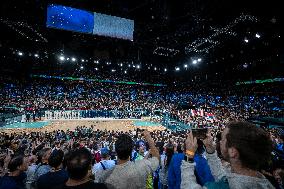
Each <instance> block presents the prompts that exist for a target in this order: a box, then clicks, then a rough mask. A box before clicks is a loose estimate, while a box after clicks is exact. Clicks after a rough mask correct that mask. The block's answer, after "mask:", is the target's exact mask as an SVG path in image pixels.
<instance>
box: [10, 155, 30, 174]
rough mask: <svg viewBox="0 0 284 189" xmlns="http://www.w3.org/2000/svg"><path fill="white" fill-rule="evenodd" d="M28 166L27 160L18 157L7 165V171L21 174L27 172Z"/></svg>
mask: <svg viewBox="0 0 284 189" xmlns="http://www.w3.org/2000/svg"><path fill="white" fill-rule="evenodd" d="M28 165H29V162H28V158H26V157H24V156H22V155H19V156H15V157H13V158H12V159H11V161H10V162H9V164H8V169H9V171H10V172H15V171H19V172H23V171H26V170H28Z"/></svg>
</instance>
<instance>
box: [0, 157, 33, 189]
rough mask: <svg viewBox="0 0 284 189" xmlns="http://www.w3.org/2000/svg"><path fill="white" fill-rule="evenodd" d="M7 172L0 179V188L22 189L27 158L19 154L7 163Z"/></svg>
mask: <svg viewBox="0 0 284 189" xmlns="http://www.w3.org/2000/svg"><path fill="white" fill-rule="evenodd" d="M8 169H9V174H7V175H5V176H4V177H2V178H1V179H0V189H24V188H25V183H24V180H25V179H26V174H25V171H26V170H27V169H28V158H26V157H24V156H22V155H19V156H15V157H13V158H12V159H11V161H10V162H9V164H8Z"/></svg>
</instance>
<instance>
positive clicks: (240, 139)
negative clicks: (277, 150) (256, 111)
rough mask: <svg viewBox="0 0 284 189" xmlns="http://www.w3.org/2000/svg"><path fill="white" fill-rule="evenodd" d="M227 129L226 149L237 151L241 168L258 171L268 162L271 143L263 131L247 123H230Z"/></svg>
mask: <svg viewBox="0 0 284 189" xmlns="http://www.w3.org/2000/svg"><path fill="white" fill-rule="evenodd" d="M227 128H228V129H229V132H228V134H227V137H226V139H227V147H235V148H236V149H237V150H238V152H239V154H240V161H241V162H242V164H243V166H245V167H247V168H250V169H254V170H258V169H259V168H260V167H261V166H262V165H264V164H265V163H266V162H267V161H268V160H269V158H270V157H271V151H272V141H271V140H270V137H269V136H268V134H267V133H266V132H265V131H264V130H263V129H261V128H258V127H256V126H255V125H254V124H252V123H249V122H230V123H229V124H228V125H227Z"/></svg>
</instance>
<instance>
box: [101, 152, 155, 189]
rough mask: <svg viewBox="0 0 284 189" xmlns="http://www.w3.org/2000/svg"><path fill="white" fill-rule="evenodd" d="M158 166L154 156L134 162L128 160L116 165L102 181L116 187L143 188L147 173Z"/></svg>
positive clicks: (120, 188) (126, 188)
mask: <svg viewBox="0 0 284 189" xmlns="http://www.w3.org/2000/svg"><path fill="white" fill-rule="evenodd" d="M158 166H159V160H158V158H156V157H153V158H149V159H143V160H138V161H135V162H131V161H128V162H127V163H124V164H122V165H116V166H115V167H114V169H113V170H111V171H112V172H111V174H110V175H109V176H107V178H106V179H105V181H104V183H106V184H109V185H111V186H112V187H114V188H117V189H122V188H125V189H140V188H141V189H144V188H146V180H147V177H148V175H149V174H151V173H153V172H154V171H156V170H157V168H158ZM104 173H105V172H104ZM104 173H103V174H104ZM106 174H107V173H106ZM102 178H103V176H102ZM96 180H97V179H96Z"/></svg>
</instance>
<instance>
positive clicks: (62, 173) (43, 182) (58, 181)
mask: <svg viewBox="0 0 284 189" xmlns="http://www.w3.org/2000/svg"><path fill="white" fill-rule="evenodd" d="M63 158H64V152H63V151H62V150H54V151H53V152H52V153H51V155H50V156H49V158H48V164H49V166H50V167H51V168H52V169H51V171H50V172H48V173H46V174H44V175H41V176H40V177H39V178H38V181H37V188H38V189H50V188H54V187H57V186H60V185H63V184H64V183H65V182H66V181H67V180H68V173H67V171H66V170H64V169H62V162H63Z"/></svg>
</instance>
